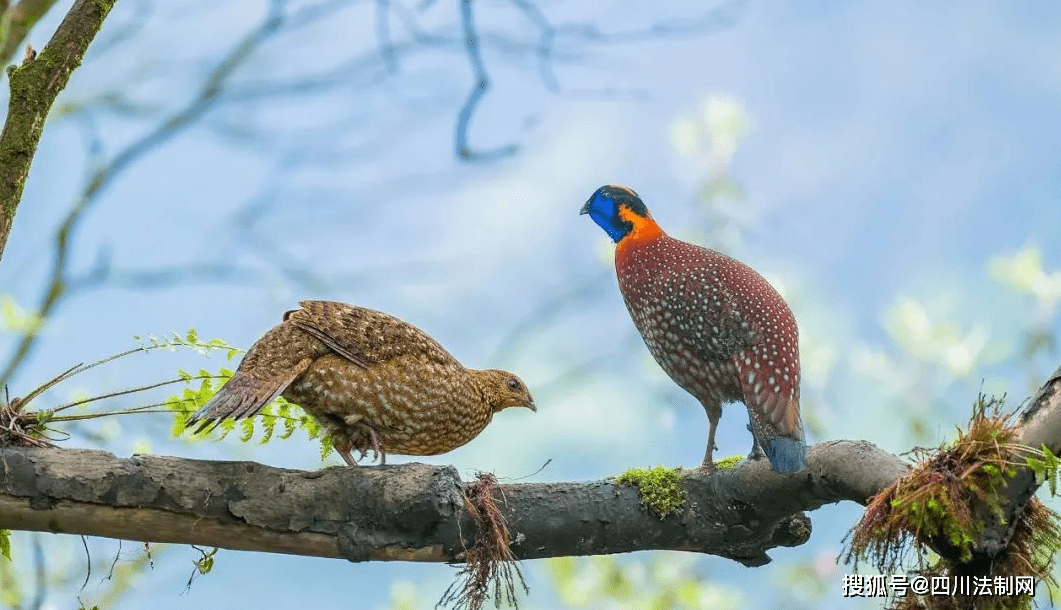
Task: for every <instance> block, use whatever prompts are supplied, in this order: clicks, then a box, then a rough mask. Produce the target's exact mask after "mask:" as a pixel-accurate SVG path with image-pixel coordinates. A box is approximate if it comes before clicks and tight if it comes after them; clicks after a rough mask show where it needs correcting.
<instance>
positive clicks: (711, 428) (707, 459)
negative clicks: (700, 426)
mask: <svg viewBox="0 0 1061 610" xmlns="http://www.w3.org/2000/svg"><path fill="white" fill-rule="evenodd" d="M704 409H706V410H707V424H708V428H707V451H706V452H704V462H703V463H702V464H700V469H701V470H706V471H708V472H714V471H715V470H718V466H715V458H714V452H715V429H716V428H717V427H718V420H719V418H720V417H722V405H721V404H719V403H715V404H711V405H708V404H705V405H704Z"/></svg>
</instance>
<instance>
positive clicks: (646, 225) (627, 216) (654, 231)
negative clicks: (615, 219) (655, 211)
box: [619, 206, 663, 246]
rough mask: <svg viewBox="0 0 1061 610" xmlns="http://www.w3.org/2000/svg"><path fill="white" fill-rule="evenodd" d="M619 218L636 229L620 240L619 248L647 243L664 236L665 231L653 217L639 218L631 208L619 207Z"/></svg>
mask: <svg viewBox="0 0 1061 610" xmlns="http://www.w3.org/2000/svg"><path fill="white" fill-rule="evenodd" d="M619 217H620V218H622V219H623V220H625V221H626V222H628V223H630V224H631V225H633V227H634V228H633V229H631V230H630V232H629V233H627V234H626V235H625V236H623V238H622V239H621V240H619V246H622V245H623V244H627V243H645V242H649V241H652V240H654V239H657V238H659V237H661V236H662V235H663V229H661V228H659V225H658V224H656V221H655V220H652V217H651V216H648V217H645V216H638V215H637V214H634V213H633V212H631V211H630V208H627V207H626V206H619Z"/></svg>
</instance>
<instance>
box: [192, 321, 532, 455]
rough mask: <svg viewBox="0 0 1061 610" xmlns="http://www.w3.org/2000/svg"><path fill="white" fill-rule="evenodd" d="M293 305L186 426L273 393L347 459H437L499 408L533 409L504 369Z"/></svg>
mask: <svg viewBox="0 0 1061 610" xmlns="http://www.w3.org/2000/svg"><path fill="white" fill-rule="evenodd" d="M299 305H301V307H302V308H301V309H296V310H294V311H289V312H287V313H285V314H284V321H283V322H281V323H280V324H279V325H277V326H275V327H273V329H272V330H270V331H269V332H267V333H265V336H263V337H262V338H261V339H259V340H258V342H257V343H255V344H254V345H253V346H251V348H250V350H249V351H248V352H247V355H246V356H245V357H244V358H243V361H242V362H240V364H239V368H237V369H236V373H235V374H234V375H233V376H232V379H231V380H229V382H228V383H226V384H225V385H224V387H222V388H221V390H220V391H218V393H217V395H216V396H214V397H213V398H212V399H211V400H210V401H209V402H208V403H207V404H205V405H203V407H202V408H201V409H199V410H198V411H196V412H195V413H194V414H193V415H192V417H191V418H190V420H189V422H188V424H189V425H191V424H193V423H195V422H198V421H204V420H219V419H223V418H226V417H231V418H234V419H241V418H244V417H250V416H253V415H255V414H256V413H258V412H259V411H261V409H262V407H264V406H265V405H267V404H269V403H270V402H272V401H273V400H274V399H275V398H276V397H277V396H283V397H284V398H286V399H287V400H290V401H291V402H293V403H295V404H297V405H299V406H301V407H302V408H303V409H304V410H305V411H306V412H307V413H309V414H310V415H311V416H313V418H314V419H316V420H317V421H318V422H319V423H320V424H321V426H322V427H323V428H324V429H325V431H327V433H328V435H329V436H331V437H332V440H333V441H334V443H335V449H336V451H337V452H338V453H339V455H340V456H342V458H343V459H344V460H345V461H346V463H347V464H350V465H351V466H354V465H356V464H357V463H356V462H355V461H354V459H353V457H352V456H351V455H350V451H351V449H357V450H358V451H359V452H360V453H361V456H362V457H364V455H365V452H366V451H368V450H369V449H373V450H375V451H376V452H377V453H378V454H379V455H380V463H383V460H384V459H385V456H386V454H387V453H394V454H402V455H437V454H439V453H445V452H447V451H451V450H453V449H456V448H457V447H460V446H461V445H463V444H465V443H467V442H468V441H470V440H472V439H473V438H475V437H476V436H478V434H479V433H480V432H482V431H483V428H485V427H486V425H487V424H488V423H490V419H491V418H492V417H493V415H494V413H496V412H497V411H500V410H501V409H504V408H507V407H528V408H530V409H531V410H532V411H533V410H535V406H534V400H533V399H532V398H531V395H530V392H529V391H528V390H527V386H526V385H525V384H524V383H523V382H522V381H521V380H520V379H519V377H517V376H515V375H513V374H512V373H509V372H506V371H500V370H475V369H467V368H464V366H462V365H461V363H460V362H458V361H457V359H456V358H454V357H453V356H451V355H450V353H449V352H447V351H446V350H445V349H443V348H442V346H441V345H439V344H438V342H437V341H435V340H434V339H432V338H431V337H429V336H427V335H426V334H425V333H424V332H423V331H421V330H420V329H418V328H416V327H415V326H413V325H412V324H409V323H408V322H403V321H402V320H399V319H398V318H395V317H393V316H390V315H388V314H385V313H382V312H379V311H373V310H371V309H365V308H363V307H355V306H353V305H347V304H345V303H335V302H330V301H302V302H300V303H299Z"/></svg>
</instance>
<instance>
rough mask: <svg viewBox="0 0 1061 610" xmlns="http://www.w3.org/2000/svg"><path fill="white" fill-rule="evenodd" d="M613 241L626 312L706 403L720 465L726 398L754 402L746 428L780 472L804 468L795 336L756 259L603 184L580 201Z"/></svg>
mask: <svg viewBox="0 0 1061 610" xmlns="http://www.w3.org/2000/svg"><path fill="white" fill-rule="evenodd" d="M582 213H583V214H589V215H590V218H592V219H593V221H594V222H595V223H597V224H598V225H600V227H601V228H602V229H604V230H605V232H607V233H608V235H609V236H610V237H611V238H612V239H613V240H614V241H615V242H616V247H615V272H616V275H617V276H618V278H619V290H620V292H622V295H623V300H624V301H625V302H626V307H627V309H628V310H630V316H631V317H632V318H633V319H634V324H635V325H636V326H637V330H638V331H640V333H641V336H642V337H643V338H644V340H645V344H646V345H647V346H648V350H649V351H650V352H651V353H652V356H653V357H654V358H655V359H656V362H658V363H659V365H660V366H661V367H662V368H663V370H664V371H666V373H667V374H668V375H670V377H671V379H673V380H674V381H675V382H676V383H677V384H678V385H679V386H681V387H682V388H683V389H685V391H687V392H689V393H690V394H692V395H693V396H695V397H696V398H697V399H698V400H699V401H700V403H701V404H702V405H703V406H704V409H706V410H707V419H708V422H709V429H708V433H707V452H706V454H705V455H704V462H703V465H702V466H701V467H702V468H706V469H713V468H714V460H713V458H712V453H713V451H714V449H715V428H716V426H717V425H718V420H719V417H721V415H722V403H723V402H728V401H737V400H739V401H741V402H743V403H744V404H745V405H746V406H747V407H748V415H749V419H750V426H749V429H750V430H751V432H752V436H754V437H755V443H754V444H753V446H752V454H753V455H756V454H757V449H758V448H759V447H761V448H762V450H763V451H764V452H765V453H766V457H767V458H768V459H769V460H770V464H771V465H772V467H773V469H774V470H776V471H778V472H799V471H801V470H804V469H805V468H806V452H807V446H806V444H805V442H804V440H803V422H802V421H801V420H800V414H799V345H798V343H799V341H798V334H797V330H796V320H795V318H794V317H793V316H792V311H791V310H789V308H788V305H787V304H785V301H784V300H783V299H782V298H781V295H779V294H778V293H777V291H776V290H774V289H773V287H771V286H770V284H769V283H768V282H767V281H766V280H764V279H763V278H762V276H760V275H759V274H758V273H756V272H755V271H753V270H752V269H751V268H750V267H748V266H747V265H745V264H744V263H741V262H740V261H737V260H734V259H732V258H730V257H728V256H726V255H724V254H719V253H718V252H715V251H713V250H708V249H706V248H701V247H700V246H695V245H693V244H689V243H686V242H683V241H680V240H677V239H674V238H672V237H670V236H668V235H667V234H666V233H664V232H663V230H662V229H660V227H659V225H657V224H656V221H654V220H653V219H652V216H651V215H650V214H649V212H648V208H646V207H645V204H644V203H642V201H641V198H640V197H638V195H637V193H635V192H634V191H632V190H630V189H628V188H625V187H622V186H602V187H601V188H599V189H597V191H596V192H595V193H593V196H592V197H590V199H589V201H587V202H586V205H585V206H583V208H582Z"/></svg>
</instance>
